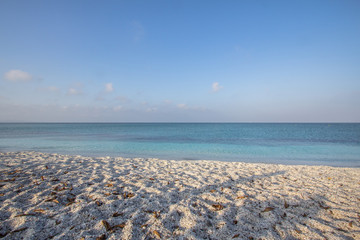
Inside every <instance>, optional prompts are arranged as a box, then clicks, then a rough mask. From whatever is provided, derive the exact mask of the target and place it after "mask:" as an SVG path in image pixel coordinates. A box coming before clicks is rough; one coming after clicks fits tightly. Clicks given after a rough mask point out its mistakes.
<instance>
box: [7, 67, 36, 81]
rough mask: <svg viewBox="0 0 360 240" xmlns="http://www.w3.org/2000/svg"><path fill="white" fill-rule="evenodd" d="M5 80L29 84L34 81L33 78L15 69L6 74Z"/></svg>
mask: <svg viewBox="0 0 360 240" xmlns="http://www.w3.org/2000/svg"><path fill="white" fill-rule="evenodd" d="M4 78H5V79H6V80H8V81H10V82H27V81H30V80H31V79H32V76H31V75H30V74H29V73H27V72H24V71H22V70H18V69H14V70H10V71H8V72H6V73H5V74H4Z"/></svg>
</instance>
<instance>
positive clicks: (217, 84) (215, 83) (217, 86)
mask: <svg viewBox="0 0 360 240" xmlns="http://www.w3.org/2000/svg"><path fill="white" fill-rule="evenodd" d="M211 88H212V91H213V92H218V91H220V89H222V88H223V86H220V84H219V83H218V82H214V83H213V84H212V86H211Z"/></svg>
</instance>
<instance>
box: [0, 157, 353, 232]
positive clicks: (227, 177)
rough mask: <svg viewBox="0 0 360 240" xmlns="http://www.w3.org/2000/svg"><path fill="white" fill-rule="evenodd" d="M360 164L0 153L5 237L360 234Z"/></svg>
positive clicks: (0, 226)
mask: <svg viewBox="0 0 360 240" xmlns="http://www.w3.org/2000/svg"><path fill="white" fill-rule="evenodd" d="M359 189H360V169H359V168H334V167H326V166H286V165H276V164H250V163H238V162H217V161H169V160H159V159H142V158H133V159H126V158H120V157H117V158H110V157H97V158H96V157H92V158H91V157H84V156H68V155H60V154H48V153H39V152H16V153H0V221H1V223H0V237H2V238H3V239H360V190H359Z"/></svg>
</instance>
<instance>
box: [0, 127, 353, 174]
mask: <svg viewBox="0 0 360 240" xmlns="http://www.w3.org/2000/svg"><path fill="white" fill-rule="evenodd" d="M0 151H1V152H10V151H11V152H14V151H40V152H47V153H60V154H69V155H83V156H91V157H98V156H111V157H125V158H134V157H140V158H159V159H167V160H189V161H191V160H217V161H234V162H251V163H276V164H288V165H298V164H305V165H327V166H336V167H360V123H0Z"/></svg>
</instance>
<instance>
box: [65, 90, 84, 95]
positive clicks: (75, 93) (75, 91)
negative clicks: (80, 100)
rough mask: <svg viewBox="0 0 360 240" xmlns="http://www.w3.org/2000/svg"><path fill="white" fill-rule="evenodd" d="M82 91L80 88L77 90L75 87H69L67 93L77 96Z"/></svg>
mask: <svg viewBox="0 0 360 240" xmlns="http://www.w3.org/2000/svg"><path fill="white" fill-rule="evenodd" d="M81 94H82V92H81V91H80V90H77V89H75V88H69V90H68V92H67V95H68V96H76V95H81Z"/></svg>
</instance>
